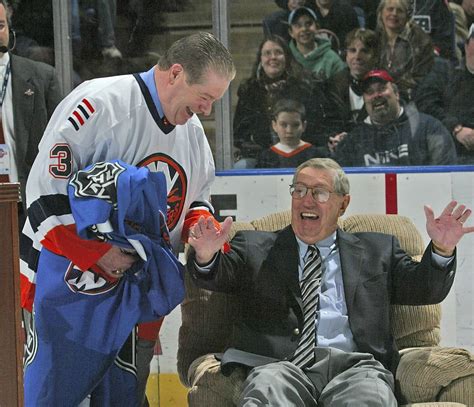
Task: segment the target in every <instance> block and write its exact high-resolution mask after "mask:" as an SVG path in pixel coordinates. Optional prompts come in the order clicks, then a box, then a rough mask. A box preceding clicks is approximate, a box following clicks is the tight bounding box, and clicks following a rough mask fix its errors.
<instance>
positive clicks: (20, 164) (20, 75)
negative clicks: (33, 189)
mask: <svg viewBox="0 0 474 407" xmlns="http://www.w3.org/2000/svg"><path fill="white" fill-rule="evenodd" d="M10 59H11V80H12V101H13V126H14V132H15V134H14V137H15V144H16V156H15V162H16V165H17V168H18V179H19V181H20V184H21V195H22V200H23V206H24V205H25V203H26V200H25V187H26V179H27V178H28V174H29V173H30V169H31V165H32V164H33V161H34V160H35V158H36V155H37V154H38V144H39V142H40V140H41V137H42V136H43V132H44V130H45V129H46V125H47V124H48V121H49V119H50V117H51V115H52V114H53V111H54V109H55V108H56V106H57V105H58V103H59V102H60V101H61V99H62V94H61V91H60V87H59V82H58V80H57V78H56V75H55V71H54V68H53V67H51V66H50V65H47V64H44V63H42V62H37V61H32V60H30V59H27V58H23V57H20V56H17V55H12V54H10Z"/></svg>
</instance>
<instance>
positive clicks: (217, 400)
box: [188, 354, 247, 407]
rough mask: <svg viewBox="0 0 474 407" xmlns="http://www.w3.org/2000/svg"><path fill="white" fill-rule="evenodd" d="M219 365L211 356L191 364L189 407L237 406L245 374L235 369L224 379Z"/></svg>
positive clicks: (243, 371)
mask: <svg viewBox="0 0 474 407" xmlns="http://www.w3.org/2000/svg"><path fill="white" fill-rule="evenodd" d="M220 365H221V363H220V361H218V360H217V359H216V358H215V356H214V355H212V354H208V355H204V356H201V357H199V358H198V359H196V360H195V361H193V363H191V365H190V366H189V371H188V382H189V383H191V388H190V390H189V393H188V403H189V406H190V407H202V406H206V407H232V406H235V405H236V404H237V401H238V399H239V397H240V394H241V393H242V385H243V382H244V380H245V378H246V376H247V375H246V372H245V370H244V369H243V368H239V367H237V368H235V369H234V371H233V372H232V374H231V375H230V376H228V377H226V376H224V375H223V374H222V373H221V366H220Z"/></svg>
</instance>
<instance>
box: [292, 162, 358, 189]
mask: <svg viewBox="0 0 474 407" xmlns="http://www.w3.org/2000/svg"><path fill="white" fill-rule="evenodd" d="M305 168H314V169H317V170H327V171H332V172H333V174H334V177H333V181H334V184H333V187H334V192H337V193H338V194H342V195H347V194H349V192H350V184H349V179H348V178H347V175H346V173H345V172H344V170H343V169H342V168H341V166H340V165H339V164H338V163H337V162H336V161H334V160H333V159H331V158H311V159H309V160H307V161H305V162H304V163H303V164H300V165H299V166H298V167H297V168H296V171H295V174H294V175H293V183H295V182H296V178H297V177H298V174H299V173H300V172H301V171H302V170H303V169H305Z"/></svg>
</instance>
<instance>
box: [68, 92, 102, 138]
mask: <svg viewBox="0 0 474 407" xmlns="http://www.w3.org/2000/svg"><path fill="white" fill-rule="evenodd" d="M94 112H95V109H94V107H93V106H92V104H91V103H90V102H89V101H88V100H87V99H86V98H84V99H82V101H81V103H79V104H78V105H77V107H76V108H75V109H74V111H73V112H72V113H71V116H69V117H68V118H67V119H68V120H69V122H70V123H71V124H72V125H73V126H74V129H76V131H78V130H79V129H80V128H81V127H82V126H83V125H84V123H85V122H86V121H87V120H89V119H90V117H91V116H92V115H93V114H94Z"/></svg>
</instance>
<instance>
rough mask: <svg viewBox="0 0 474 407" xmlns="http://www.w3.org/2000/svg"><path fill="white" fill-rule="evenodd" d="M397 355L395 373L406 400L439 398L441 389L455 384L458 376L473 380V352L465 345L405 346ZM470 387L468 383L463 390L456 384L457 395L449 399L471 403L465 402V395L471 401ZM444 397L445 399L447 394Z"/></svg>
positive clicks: (417, 400)
mask: <svg viewBox="0 0 474 407" xmlns="http://www.w3.org/2000/svg"><path fill="white" fill-rule="evenodd" d="M400 356H401V359H400V364H399V365H398V369H397V374H396V376H397V380H398V381H399V383H400V388H401V393H402V395H403V396H404V397H405V398H406V400H407V402H409V403H421V402H429V401H434V400H439V399H440V396H441V394H442V393H444V392H446V391H447V390H448V389H450V388H451V387H453V386H456V387H458V386H459V385H458V383H457V381H458V380H459V379H461V378H467V380H468V381H470V380H474V356H473V355H472V354H471V353H470V352H468V351H467V350H465V349H459V348H443V347H425V348H408V349H404V350H402V351H400ZM471 383H472V382H471ZM472 389H473V387H470V388H468V386H466V389H465V390H463V388H459V389H458V388H457V389H456V391H455V393H456V394H457V395H458V396H457V399H456V400H452V399H449V401H457V402H458V403H464V404H466V405H468V406H469V405H472V404H470V402H469V399H471V403H472V401H473V400H472V397H473V395H472V391H473V390H472ZM451 390H453V391H454V389H451ZM469 393H471V394H469ZM444 400H446V401H448V399H447V398H444Z"/></svg>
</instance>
